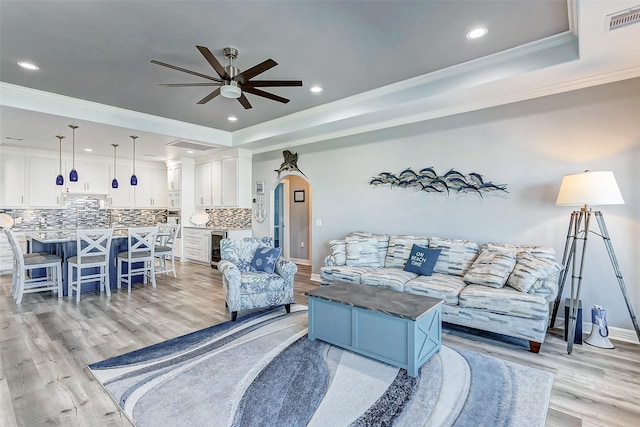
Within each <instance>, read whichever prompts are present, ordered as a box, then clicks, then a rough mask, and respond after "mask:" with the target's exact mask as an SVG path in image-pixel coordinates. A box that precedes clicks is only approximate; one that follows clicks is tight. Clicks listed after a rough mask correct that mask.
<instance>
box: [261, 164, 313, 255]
mask: <svg viewBox="0 0 640 427" xmlns="http://www.w3.org/2000/svg"><path fill="white" fill-rule="evenodd" d="M271 202H272V203H271V209H270V211H271V214H270V220H271V221H270V227H271V235H272V236H273V239H274V244H276V245H278V246H279V247H282V253H283V256H284V257H286V258H288V259H290V260H292V261H293V262H295V263H296V264H302V265H311V259H312V254H311V239H312V234H311V233H312V227H311V224H312V222H311V220H312V218H311V216H312V210H311V202H312V191H311V185H310V183H309V181H308V179H307V178H306V177H305V176H304V175H302V174H299V173H295V172H294V173H289V174H286V175H285V174H283V175H282V176H281V177H280V179H279V180H278V181H277V182H276V183H275V185H274V187H273V189H272V192H271Z"/></svg>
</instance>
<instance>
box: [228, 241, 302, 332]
mask: <svg viewBox="0 0 640 427" xmlns="http://www.w3.org/2000/svg"><path fill="white" fill-rule="evenodd" d="M265 247H269V248H273V239H272V238H271V237H263V238H254V237H245V238H243V239H222V240H221V241H220V257H221V258H222V261H220V262H218V271H220V273H222V290H223V292H224V300H225V303H226V304H227V307H228V308H229V311H230V312H231V320H233V321H235V320H236V318H237V315H238V311H242V310H250V309H254V308H262V307H271V306H276V305H283V304H284V306H285V308H286V310H287V313H288V312H289V310H290V305H291V304H293V281H294V278H295V275H296V272H297V271H298V266H297V265H295V264H294V263H293V262H291V261H289V260H286V259H284V258H282V257H277V260H275V269H274V268H273V267H272V268H271V269H267V270H266V271H256V269H255V268H253V267H252V265H251V264H252V260H253V259H254V255H255V253H256V251H257V250H258V248H265ZM274 258H275V257H274Z"/></svg>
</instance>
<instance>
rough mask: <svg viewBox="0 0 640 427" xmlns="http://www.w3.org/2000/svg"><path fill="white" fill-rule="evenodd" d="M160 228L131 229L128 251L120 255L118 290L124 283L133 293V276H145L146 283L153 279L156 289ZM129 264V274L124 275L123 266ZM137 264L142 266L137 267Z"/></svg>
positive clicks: (128, 238) (152, 282)
mask: <svg viewBox="0 0 640 427" xmlns="http://www.w3.org/2000/svg"><path fill="white" fill-rule="evenodd" d="M157 234H158V227H137V228H129V233H128V237H127V247H128V249H129V250H128V251H126V252H120V253H119V254H118V289H120V288H121V285H122V282H124V283H126V284H127V286H128V289H129V292H131V279H132V276H139V275H141V274H143V275H144V283H147V279H148V278H149V277H150V278H151V284H152V285H153V287H154V288H155V287H156V275H155V258H154V254H155V247H156V235H157ZM125 263H126V264H127V272H126V273H124V274H123V273H122V266H123V264H125ZM135 264H142V266H141V267H135V266H134V265H135Z"/></svg>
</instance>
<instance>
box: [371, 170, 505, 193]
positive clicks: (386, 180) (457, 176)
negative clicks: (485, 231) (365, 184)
mask: <svg viewBox="0 0 640 427" xmlns="http://www.w3.org/2000/svg"><path fill="white" fill-rule="evenodd" d="M369 184H371V185H375V186H378V185H387V184H388V185H389V186H390V187H400V188H417V189H418V190H420V191H425V192H427V193H446V194H447V195H451V193H454V194H464V193H474V194H478V195H479V196H480V197H483V194H485V193H491V192H504V193H508V191H507V184H494V183H492V182H490V181H485V180H484V178H482V175H480V174H479V173H476V172H470V173H468V174H466V175H465V174H463V173H461V172H458V171H457V170H454V169H451V170H449V172H447V173H445V174H444V175H439V174H438V173H436V171H435V170H434V169H433V168H431V167H429V168H423V169H420V170H419V171H418V172H415V171H414V170H413V169H411V168H407V169H405V170H403V171H402V172H400V173H399V174H392V173H390V172H380V173H379V174H378V176H374V177H373V178H372V179H371V181H369Z"/></svg>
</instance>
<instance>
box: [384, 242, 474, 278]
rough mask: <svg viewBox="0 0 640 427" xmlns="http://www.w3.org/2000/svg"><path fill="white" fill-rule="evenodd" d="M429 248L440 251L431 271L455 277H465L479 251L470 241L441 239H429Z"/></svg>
mask: <svg viewBox="0 0 640 427" xmlns="http://www.w3.org/2000/svg"><path fill="white" fill-rule="evenodd" d="M429 247H430V248H432V249H437V248H441V249H442V252H441V253H440V256H439V257H438V261H437V262H436V266H435V268H434V269H433V271H435V272H436V273H443V274H453V275H456V276H464V275H465V273H466V272H467V270H468V269H469V267H471V264H473V261H475V259H476V258H477V256H478V252H479V251H480V249H479V247H478V244H477V243H476V242H472V241H471V240H458V239H443V238H441V237H432V238H431V239H429ZM385 265H386V264H385Z"/></svg>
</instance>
